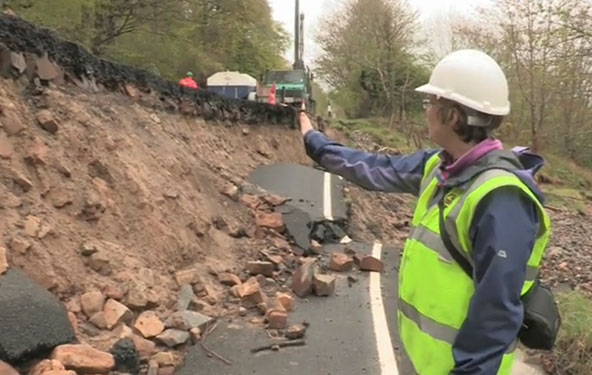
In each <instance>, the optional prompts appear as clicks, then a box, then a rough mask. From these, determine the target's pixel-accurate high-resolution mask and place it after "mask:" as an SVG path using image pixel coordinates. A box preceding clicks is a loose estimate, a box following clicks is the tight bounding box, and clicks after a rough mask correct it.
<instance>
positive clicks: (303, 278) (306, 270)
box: [291, 262, 315, 298]
mask: <svg viewBox="0 0 592 375" xmlns="http://www.w3.org/2000/svg"><path fill="white" fill-rule="evenodd" d="M314 268H315V263H314V262H306V263H304V264H303V265H302V266H300V268H299V269H298V270H297V271H296V272H295V273H294V274H293V275H292V284H291V287H292V290H293V291H294V293H295V294H296V295H297V296H298V297H300V298H303V297H305V296H306V295H308V294H309V293H310V292H312V280H313V276H314Z"/></svg>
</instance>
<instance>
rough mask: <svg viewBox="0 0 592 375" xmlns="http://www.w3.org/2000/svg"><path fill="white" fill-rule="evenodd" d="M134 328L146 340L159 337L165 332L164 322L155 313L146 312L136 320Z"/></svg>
mask: <svg viewBox="0 0 592 375" xmlns="http://www.w3.org/2000/svg"><path fill="white" fill-rule="evenodd" d="M134 328H135V329H137V330H138V332H140V333H141V334H142V336H144V337H145V338H151V337H155V336H157V335H159V334H160V333H161V332H162V331H164V324H163V323H162V321H161V320H160V319H159V318H158V316H156V314H155V313H154V311H144V312H143V313H142V314H140V316H139V317H138V319H136V324H134Z"/></svg>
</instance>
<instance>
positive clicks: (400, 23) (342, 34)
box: [316, 0, 425, 124]
mask: <svg viewBox="0 0 592 375" xmlns="http://www.w3.org/2000/svg"><path fill="white" fill-rule="evenodd" d="M417 29H418V18H417V14H416V13H415V12H413V11H412V10H411V9H410V7H409V5H408V4H407V3H405V2H404V1H400V0H350V1H349V2H347V3H345V4H344V5H342V8H341V9H339V10H337V11H336V12H335V13H334V15H333V16H331V17H328V19H327V20H325V22H324V23H323V24H322V25H321V26H320V32H319V34H318V35H317V38H316V39H317V42H318V44H319V45H320V47H321V49H322V51H323V53H322V55H321V57H320V58H319V59H318V61H317V64H318V73H319V74H320V75H322V76H323V77H324V79H325V80H326V81H327V82H328V83H329V85H331V86H332V87H333V88H334V89H335V90H336V91H337V92H338V95H337V99H338V100H339V101H340V103H339V104H340V105H341V107H343V108H344V110H345V111H346V113H348V114H349V115H350V116H368V115H370V114H374V115H384V116H388V117H389V118H390V119H391V124H393V123H394V121H393V120H394V119H395V118H396V119H398V120H399V121H401V120H403V119H404V117H405V112H406V110H407V105H408V102H409V100H412V99H411V98H412V97H414V94H413V92H412V90H411V89H412V88H413V87H414V86H416V85H418V84H419V83H420V82H421V81H420V80H423V79H424V78H425V74H423V72H424V71H425V68H424V69H422V68H421V67H420V65H419V64H418V63H417V60H418V58H417V56H415V55H414V54H413V53H412V49H413V48H414V47H415V46H416V43H417V42H416V40H415V37H416V32H417ZM421 83H423V82H421Z"/></svg>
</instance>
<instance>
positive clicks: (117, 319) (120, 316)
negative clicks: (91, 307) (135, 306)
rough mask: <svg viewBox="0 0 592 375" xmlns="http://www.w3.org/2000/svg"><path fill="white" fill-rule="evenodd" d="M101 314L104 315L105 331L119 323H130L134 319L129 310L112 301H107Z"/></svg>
mask: <svg viewBox="0 0 592 375" xmlns="http://www.w3.org/2000/svg"><path fill="white" fill-rule="evenodd" d="M103 312H104V313H105V323H106V324H107V329H111V328H113V327H115V326H116V325H117V324H119V323H131V321H132V319H133V318H134V314H132V312H131V310H130V309H128V308H127V307H126V306H125V305H123V304H121V303H119V302H117V301H116V300H114V299H110V300H107V302H106V303H105V306H104V307H103Z"/></svg>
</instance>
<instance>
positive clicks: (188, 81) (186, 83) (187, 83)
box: [179, 72, 198, 90]
mask: <svg viewBox="0 0 592 375" xmlns="http://www.w3.org/2000/svg"><path fill="white" fill-rule="evenodd" d="M179 85H180V86H182V87H187V88H188V89H194V90H197V89H198V87H197V82H195V80H194V79H193V73H192V72H187V76H186V77H185V78H183V79H182V80H180V81H179Z"/></svg>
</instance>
